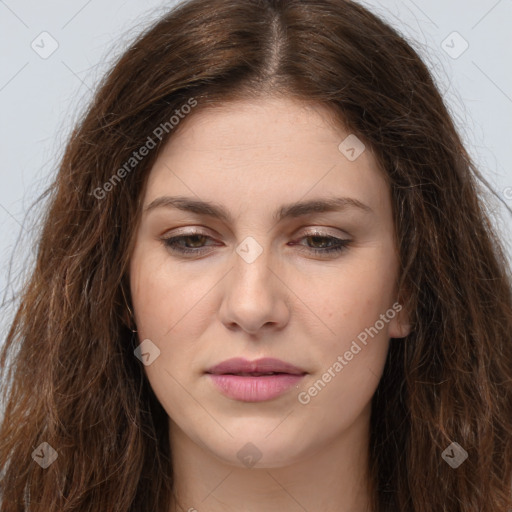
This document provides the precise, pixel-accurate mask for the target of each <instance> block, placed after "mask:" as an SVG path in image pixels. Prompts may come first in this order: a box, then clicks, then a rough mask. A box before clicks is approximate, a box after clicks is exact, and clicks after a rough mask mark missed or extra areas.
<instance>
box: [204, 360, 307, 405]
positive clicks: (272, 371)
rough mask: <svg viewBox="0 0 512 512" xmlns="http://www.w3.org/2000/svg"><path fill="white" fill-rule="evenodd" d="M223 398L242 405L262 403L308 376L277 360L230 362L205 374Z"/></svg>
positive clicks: (298, 369) (295, 367) (294, 367)
mask: <svg viewBox="0 0 512 512" xmlns="http://www.w3.org/2000/svg"><path fill="white" fill-rule="evenodd" d="M205 373H206V374H207V375H208V376H209V377H210V379H211V381H212V382H213V384H214V385H215V387H216V389H217V390H218V391H220V392H221V393H222V394H223V395H225V396H227V397H228V398H231V399H232V400H237V401H241V402H263V401H268V400H272V399H274V398H277V397H278V396H280V395H283V394H284V393H286V392H287V391H288V390H290V389H291V388H292V387H293V386H297V384H298V383H299V382H300V381H301V380H302V378H303V377H304V376H305V375H307V372H306V371H305V370H302V369H301V368H298V367H297V366H294V365H292V364H290V363H286V362H284V361H281V360H279V359H272V358H263V359H259V360H257V361H252V362H250V361H247V360H246V359H241V358H235V359H229V360H227V361H224V362H223V363H220V364H219V365H216V366H214V367H213V368H210V369H209V370H208V371H206V372H205Z"/></svg>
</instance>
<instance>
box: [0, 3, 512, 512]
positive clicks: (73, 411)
mask: <svg viewBox="0 0 512 512" xmlns="http://www.w3.org/2000/svg"><path fill="white" fill-rule="evenodd" d="M270 95H273V96H281V97H283V96H286V97H294V98H298V99H300V100H302V101H308V102H313V103H316V104H322V105H325V106H327V107H328V109H329V111H330V112H331V113H332V115H333V118H335V119H337V120H339V122H340V124H342V125H343V126H346V127H348V128H349V129H350V131H351V132H352V133H355V134H357V135H358V136H359V137H360V138H361V139H362V140H364V141H365V144H367V145H368V146H369V147H370V148H371V149H372V151H373V152H374V154H375V156H376V157H377V159H378V161H379V163H380V165H381V167H382V169H383V172H384V173H385V176H386V178H387V181H388V183H389V186H390V189H391V194H392V204H393V214H394V219H395V226H396V233H397V240H398V242H397V243H398V251H399V256H400V274H399V283H398V284H399V290H400V292H399V293H400V297H401V303H402V304H404V306H405V307H406V308H407V310H408V311H409V314H410V317H411V320H412V325H413V330H412V332H411V333H410V334H409V335H408V336H407V338H405V339H400V340H398V339H392V340H391V342H390V348H389V352H388V357H387V360H386V364H385V369H384V373H383V376H382V378H381V381H380V383H379V386H378V388H377V391H376V393H375V395H374V397H373V401H372V415H371V432H370V447H369V448H370V450H369V456H370V460H369V464H370V468H371V486H372V496H373V500H374V502H373V509H374V512H397V511H401V512H441V511H445V512H448V511H449V512H482V511H485V512H507V511H509V510H512V496H511V495H512V286H511V276H510V267H509V266H508V263H507V259H506V257H505V253H504V250H503V247H502V245H501V244H500V241H499V239H498V238H497V236H496V234H495V231H494V228H493V226H492V224H491V219H490V216H489V213H488V208H487V207H486V206H485V204H484V202H483V200H482V192H483V188H482V187H481V183H485V180H484V179H483V177H482V176H481V175H480V174H479V172H478V170H477V169H476V167H475V165H474V163H473V162H472V161H471V159H470V157H469V156H468V153H467V151H466V150H465V148H464V147H463V144H462V142H461V138H460V135H459V134H458V132H457V130H456V127H455V126H454V123H453V121H452V119H451V117H450V114H449V112H448V110H447V108H446V106H445V104H444V102H443V99H442V97H441V95H440V93H439V92H438V90H437V87H436V85H435V82H434V80H433V78H432V76H431V74H430V72H429V71H428V69H427V67H426V65H425V64H424V63H423V62H422V60H421V58H420V57H419V56H418V54H417V53H416V51H415V50H414V49H413V48H412V47H411V45H410V44H408V43H407V42H406V41H405V39H404V38H403V37H402V36H401V35H400V34H399V33H398V32H397V31H396V30H394V29H393V28H391V27H390V26H389V25H388V24H386V23H385V22H383V21H382V20H381V19H379V18H378V17H377V16H375V15H374V14H372V13H370V12H369V11H368V10H366V9H365V8H363V7H362V6H361V5H359V4H357V3H355V2H352V1H348V0H300V1H299V0H258V1H250V0H189V1H187V2H184V3H180V4H178V5H177V6H175V7H174V8H172V9H171V10H170V11H169V12H168V13H167V14H166V15H165V16H163V17H161V18H160V19H159V20H158V21H157V22H155V23H154V24H153V25H152V26H150V27H149V28H148V29H147V30H145V31H144V32H143V33H142V34H141V35H140V36H138V37H137V38H136V40H135V41H134V42H133V43H132V44H131V46H130V47H129V48H128V50H126V52H125V53H124V54H123V55H122V56H121V57H120V58H118V59H117V61H116V62H115V65H113V66H112V68H111V70H110V71H109V72H108V73H107V74H106V75H105V76H104V77H103V79H102V81H101V83H100V84H99V86H98V88H97V90H96V91H95V94H94V98H93V100H92V101H91V103H90V105H89V107H88V108H87V110H86V111H85V112H84V113H83V115H82V116H81V118H80V119H79V121H78V123H77V125H76V127H75V129H74V130H73V132H72V135H71V136H70V138H69V140H68V143H67V145H66V148H65V151H64V153H63V156H62V160H61V162H60V164H59V169H58V173H57V175H56V178H55V180H54V181H53V183H52V184H51V186H50V187H49V188H48V189H47V190H46V192H45V194H44V197H46V198H47V199H48V206H47V208H46V209H45V214H44V216H43V218H42V219H41V222H42V224H41V226H42V228H41V234H40V237H39V240H38V245H37V255H36V261H35V264H34V267H33V269H31V271H30V275H29V276H28V278H27V280H26V283H25V286H24V287H23V289H22V291H21V292H20V294H19V307H18V308H17V310H16V314H15V316H14V319H13V322H12V325H10V329H9V332H8V334H7V337H6V339H5V343H4V345H3V347H2V352H1V363H2V395H3V396H4V401H5V414H4V418H3V420H2V424H1V427H0V470H1V474H2V480H1V484H0V498H1V500H2V501H1V505H0V512H21V511H31V512H35V511H44V512H57V511H58V512H68V511H69V512H70V511H73V512H86V511H87V512H89V511H90V510H101V511H106V510H108V511H111V512H128V511H134V512H135V511H141V510H148V511H157V510H158V511H162V512H164V511H166V510H167V507H168V506H169V503H170V497H171V493H172V489H173V481H174V480H173V471H172V464H171V453H170V447H169V442H168V418H167V416H166V413H165V411H164V410H163V408H162V406H161V405H160V404H159V402H158V400H157V399H156V397H155V395H154V394H153V392H152V390H151V388H150V386H149V383H148V381H147V379H146V378H145V375H144V371H143V368H142V365H141V364H140V362H139V360H138V359H137V358H136V357H134V354H133V350H134V348H135V347H136V346H137V345H136V343H135V340H134V338H133V337H132V333H131V331H130V329H129V327H128V324H127V321H126V318H125V311H126V305H125V300H124V298H123V292H124V288H123V286H124V285H125V277H126V271H127V266H128V262H129V259H130V253H131V248H132V247H133V238H134V233H135V231H136V230H135V229H134V226H136V225H137V223H138V219H139V216H140V208H141V198H142V194H143V192H144V187H145V184H146V182H147V176H148V173H149V171H150V169H151V167H152V164H153V163H154V160H155V159H156V156H157V155H158V152H159V150H160V149H161V148H162V146H163V145H164V144H165V143H166V141H167V140H169V138H170V137H172V135H173V133H175V130H174V131H173V130H171V129H167V130H165V133H164V132H163V131H162V130H161V131H162V136H161V137H160V138H158V137H154V134H155V129H156V128H157V127H159V126H167V125H165V122H167V121H168V120H169V119H170V118H171V117H172V116H173V115H176V111H177V110H178V111H179V109H180V108H181V107H182V105H185V104H187V103H189V102H190V99H191V98H194V99H195V101H197V106H196V107H194V110H193V112H192V113H191V114H190V115H192V116H193V115H194V112H196V111H199V109H201V108H205V107H215V106H216V105H222V104H225V103H226V102H230V101H233V100H237V99H258V98H262V97H266V96H270ZM162 123H164V124H162ZM150 136H153V139H154V140H156V147H155V148H154V149H152V150H151V151H149V153H148V155H147V156H145V157H144V158H142V159H140V161H137V163H136V165H135V166H133V169H131V170H130V172H128V171H127V172H125V173H124V174H123V173H121V174H123V176H120V171H119V169H121V168H122V167H123V165H125V164H126V162H127V161H129V160H130V158H132V156H133V153H134V151H137V150H138V149H139V148H140V147H141V146H142V145H143V144H144V143H145V142H146V141H147V140H148V137H150ZM125 170H126V167H125ZM116 173H117V176H118V177H119V178H120V179H119V180H116V181H112V178H113V176H114V174H116ZM121 178H122V179H121ZM107 183H110V186H107ZM99 190H101V191H103V192H99ZM99 196H101V197H99ZM126 300H127V302H128V303H129V302H130V298H129V294H128V298H127V299H126ZM8 359H10V361H9V362H8ZM43 442H47V443H48V444H49V445H50V446H51V447H53V448H54V449H55V450H56V452H57V453H58V459H57V461H56V463H54V464H51V465H50V466H49V467H47V468H46V469H43V468H42V467H40V466H39V465H38V464H36V463H35V462H34V460H33V454H34V451H35V450H36V449H40V448H39V447H40V445H41V443H43ZM452 442H457V443H458V444H459V445H460V446H462V447H463V448H464V449H465V450H466V452H467V454H468V459H467V460H466V461H465V462H464V463H463V464H462V465H460V466H459V467H458V468H457V469H453V468H452V467H450V466H449V465H448V464H447V463H446V462H445V461H444V460H443V458H442V456H441V455H442V452H443V450H445V449H446V448H447V447H448V446H449V445H450V444H451V443H452Z"/></svg>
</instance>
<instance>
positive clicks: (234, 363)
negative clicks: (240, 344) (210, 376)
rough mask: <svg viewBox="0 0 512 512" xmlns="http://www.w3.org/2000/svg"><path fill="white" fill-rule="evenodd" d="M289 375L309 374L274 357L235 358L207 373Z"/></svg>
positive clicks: (212, 368) (210, 369)
mask: <svg viewBox="0 0 512 512" xmlns="http://www.w3.org/2000/svg"><path fill="white" fill-rule="evenodd" d="M269 372H273V373H289V374H292V375H303V374H305V373H307V372H306V371H304V370H302V369H301V368H297V367H296V366H294V365H293V364H290V363H286V362H285V361H281V360H280V359H274V358H272V357H263V358H261V359H256V360H255V361H248V360H247V359H244V358H242V357H235V358H233V359H228V360H226V361H223V362H222V363H219V364H217V365H215V366H212V367H211V368H209V369H208V370H206V373H214V374H217V375H222V374H227V373H233V374H236V373H269Z"/></svg>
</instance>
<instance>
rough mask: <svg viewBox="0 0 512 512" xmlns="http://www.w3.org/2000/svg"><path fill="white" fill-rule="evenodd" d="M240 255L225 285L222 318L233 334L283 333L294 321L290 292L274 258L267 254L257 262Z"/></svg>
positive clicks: (261, 255)
mask: <svg viewBox="0 0 512 512" xmlns="http://www.w3.org/2000/svg"><path fill="white" fill-rule="evenodd" d="M250 261H251V260H246V259H244V258H243V257H241V256H240V255H239V254H238V253H235V254H234V255H233V268H232V269H231V272H229V273H228V275H227V276H226V278H225V280H223V281H224V284H223V290H222V291H223V297H222V303H221V307H220V309H219V316H220V320H221V321H222V323H223V324H224V325H225V326H226V327H227V328H228V329H230V330H242V331H245V332H246V333H248V334H252V335H256V334H258V333H259V332H260V331H262V330H265V331H266V330H270V329H273V330H280V329H282V328H283V327H284V326H285V325H286V324H287V323H288V320H289V317H290V307H289V304H290V300H289V299H290V293H291V292H290V290H289V289H288V288H287V286H286V284H285V279H284V276H281V275H280V273H279V268H276V265H274V266H273V267H274V268H272V257H271V255H270V253H269V251H268V250H264V251H263V252H262V253H261V254H260V255H259V256H258V257H257V258H256V259H255V260H254V261H251V262H250Z"/></svg>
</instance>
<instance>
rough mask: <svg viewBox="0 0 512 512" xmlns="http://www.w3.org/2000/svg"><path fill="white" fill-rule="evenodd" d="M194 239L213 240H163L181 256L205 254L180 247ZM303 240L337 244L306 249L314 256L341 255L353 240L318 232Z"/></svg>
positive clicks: (206, 236) (201, 234)
mask: <svg viewBox="0 0 512 512" xmlns="http://www.w3.org/2000/svg"><path fill="white" fill-rule="evenodd" d="M194 237H205V238H207V239H210V240H211V237H210V236H208V235H205V234H204V233H198V232H197V233H196V232H192V233H187V234H185V235H180V236H174V237H170V238H162V242H163V243H164V245H165V246H166V247H167V248H168V249H170V250H171V251H173V252H178V253H180V254H184V255H186V254H190V255H192V254H194V255H198V254H201V253H204V249H205V248H204V247H198V248H195V249H191V248H187V247H179V245H178V243H179V242H180V241H182V240H185V239H187V238H194ZM302 238H320V239H324V240H329V241H331V242H333V243H336V245H335V246H334V247H328V248H325V249H317V248H314V247H306V248H305V249H306V250H309V251H310V252H313V253H314V254H317V255H322V256H326V255H335V254H340V253H342V252H343V251H345V250H347V248H348V246H349V245H350V243H351V240H345V239H342V238H336V237H334V236H329V235H322V234H321V233H317V232H315V233H309V234H307V235H304V236H303V237H301V239H302ZM301 239H300V240H301ZM302 247H304V246H302ZM301 250H302V249H301Z"/></svg>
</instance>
